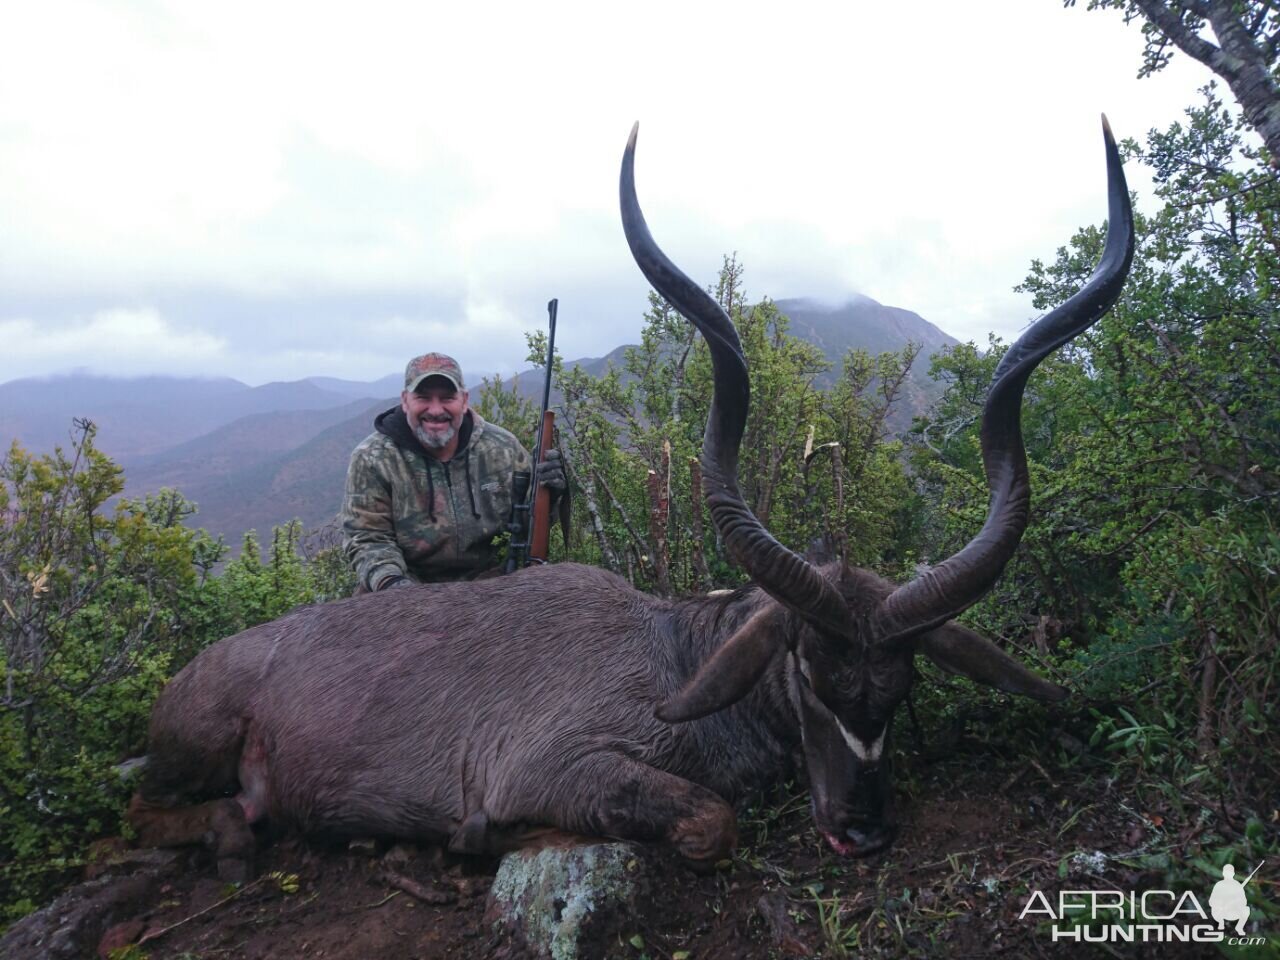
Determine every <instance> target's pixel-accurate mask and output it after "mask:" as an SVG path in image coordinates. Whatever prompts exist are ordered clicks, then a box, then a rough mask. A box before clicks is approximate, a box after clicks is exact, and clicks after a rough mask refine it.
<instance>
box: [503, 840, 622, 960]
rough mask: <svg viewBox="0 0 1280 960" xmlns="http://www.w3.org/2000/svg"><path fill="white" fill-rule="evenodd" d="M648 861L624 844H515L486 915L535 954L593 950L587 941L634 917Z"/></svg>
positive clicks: (569, 959)
mask: <svg viewBox="0 0 1280 960" xmlns="http://www.w3.org/2000/svg"><path fill="white" fill-rule="evenodd" d="M642 866H643V862H642V860H641V859H640V855H639V854H638V853H637V851H636V849H635V848H634V847H632V846H631V845H630V844H625V843H594V844H585V845H575V846H553V847H545V848H543V849H541V850H517V851H515V852H514V853H509V854H507V855H506V856H505V857H503V858H502V864H501V865H500V866H499V867H498V875H497V876H496V877H494V880H493V885H492V887H490V889H489V899H488V903H487V906H486V909H485V920H486V922H487V923H489V924H490V925H491V926H492V928H493V929H494V931H495V932H496V933H505V934H507V935H509V936H511V937H513V938H514V939H517V940H519V941H522V942H523V944H524V946H525V947H526V948H527V949H528V950H529V951H530V952H531V953H533V954H534V955H535V956H540V957H549V958H551V960H578V958H587V957H591V956H595V955H597V951H595V950H594V949H593V947H592V946H590V945H589V944H591V942H592V941H593V940H594V939H595V937H597V936H599V935H600V934H601V932H602V931H604V930H605V929H607V928H609V927H610V926H613V925H616V924H617V923H618V922H619V921H623V922H625V921H626V920H627V919H628V918H629V917H631V916H632V915H634V913H635V910H636V906H637V904H638V903H639V902H640V900H641V899H642V898H643V893H644V890H643V888H644V886H645V878H646V877H647V873H646V871H645V870H644V869H643V868H642Z"/></svg>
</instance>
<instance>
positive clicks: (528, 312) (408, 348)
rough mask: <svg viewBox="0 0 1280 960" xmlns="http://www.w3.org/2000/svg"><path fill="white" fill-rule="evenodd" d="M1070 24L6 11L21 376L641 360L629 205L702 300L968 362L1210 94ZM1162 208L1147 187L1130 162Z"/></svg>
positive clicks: (487, 6) (466, 9)
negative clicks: (918, 342)
mask: <svg viewBox="0 0 1280 960" xmlns="http://www.w3.org/2000/svg"><path fill="white" fill-rule="evenodd" d="M1083 6H1084V4H1081V5H1080V6H1079V7H1075V8H1071V9H1064V8H1063V6H1062V3H1061V0H984V2H982V3H960V2H956V0H917V2H915V3H912V4H909V5H906V4H882V3H875V4H873V3H865V2H864V3H857V2H844V3H835V2H825V3H812V2H805V0H791V2H789V3H786V4H782V3H778V2H777V0H774V2H771V3H767V4H764V3H755V2H744V0H737V2H732V3H728V2H695V0H683V2H681V3H674V2H666V0H649V2H646V3H645V4H630V5H625V6H624V5H621V4H609V3H602V2H600V0H593V2H582V3H577V2H574V3H561V2H556V0H544V2H540V3H536V4H533V3H528V2H522V3H516V2H507V0H490V2H487V3H482V4H481V3H476V4H459V3H452V4H443V3H431V2H427V3H423V2H383V0H365V2H363V3H361V4H359V5H356V4H349V3H346V4H337V3H323V2H315V0H312V2H307V3H276V2H271V0H253V2H248V3H242V2H238V0H222V2H219V3H194V2H172V3H170V2H114V0H97V2H76V0H67V2H62V0H52V2H47V3H24V2H21V0H0V382H4V381H8V380H12V379H16V378H19V377H26V376H43V375H50V374H57V373H61V372H68V371H72V370H87V371H91V372H94V373H101V374H109V375H116V376H135V375H142V374H171V375H178V376H230V377H235V378H237V379H239V380H242V381H244V382H246V383H250V384H255V385H256V384H260V383H264V382H268V381H273V380H293V379H298V378H301V377H305V376H312V375H324V376H335V377H343V378H345V379H351V380H372V379H376V378H378V377H381V376H384V375H386V374H388V373H391V372H394V371H396V370H398V369H401V368H403V365H404V363H405V361H406V360H407V359H408V358H409V357H411V356H414V355H416V354H419V353H423V352H427V351H429V350H442V351H445V352H449V353H452V354H453V355H454V356H455V357H457V358H458V360H459V361H460V362H461V364H462V366H463V369H464V371H466V372H467V375H468V378H469V379H470V380H471V381H472V382H475V381H478V380H479V378H480V376H481V375H488V374H503V375H506V374H510V373H512V372H514V371H517V370H521V369H525V368H526V366H527V364H526V363H525V362H524V359H525V354H526V348H525V342H524V336H523V334H524V331H526V330H531V329H537V328H539V327H543V326H545V323H546V302H547V300H549V299H550V298H552V297H556V298H558V299H559V322H558V325H557V343H558V346H559V348H560V350H561V353H562V355H564V356H565V357H568V358H577V357H590V356H600V355H602V354H604V353H606V352H608V351H609V350H611V349H613V348H614V347H616V346H618V345H620V344H622V343H625V342H635V341H636V340H637V339H638V336H639V330H640V327H641V323H642V316H643V313H644V310H645V307H646V292H647V289H648V287H647V284H646V282H645V281H644V279H643V278H642V277H641V275H640V273H639V271H638V270H637V268H636V267H635V265H634V263H633V262H632V260H631V258H630V255H629V252H628V251H627V248H626V243H625V241H624V239H623V236H622V230H621V226H620V223H619V217H618V212H617V177H618V168H619V162H620V159H621V154H622V149H623V147H624V145H625V143H626V138H627V135H628V133H629V131H630V129H631V125H632V123H633V122H635V121H639V123H640V137H639V144H638V149H637V159H636V182H637V190H638V194H639V197H640V202H641V205H642V206H643V208H644V211H645V215H646V217H647V219H648V222H649V225H650V227H651V229H652V230H653V233H654V236H655V238H656V239H657V240H658V242H659V244H660V245H661V246H662V247H663V248H664V250H665V251H666V252H667V253H668V255H670V256H671V257H672V259H674V260H675V261H676V262H677V263H678V264H679V265H680V266H681V267H682V268H683V269H684V270H685V272H687V273H688V274H689V275H690V276H692V277H693V278H694V279H696V280H698V281H699V282H702V283H704V284H707V283H710V282H712V281H713V280H714V278H715V275H716V271H717V270H718V268H719V265H720V263H721V260H722V258H723V256H724V255H726V254H731V253H736V255H737V256H738V258H739V260H740V261H741V262H742V264H743V266H744V268H745V289H746V293H747V295H748V296H749V297H750V298H752V299H758V298H759V297H762V296H769V297H772V298H774V299H783V298H787V297H811V298H817V299H821V300H824V301H828V302H831V303H833V304H834V303H840V302H843V301H844V300H847V299H848V298H850V297H851V296H853V295H855V294H862V295H865V296H869V297H872V298H874V299H876V300H879V301H880V302H882V303H886V304H890V305H893V306H898V307H904V308H907V309H909V310H914V311H916V312H917V313H919V314H921V315H922V316H923V317H924V318H925V319H927V320H929V321H931V322H933V323H934V324H936V325H938V326H939V327H941V328H942V329H943V330H945V331H946V332H947V333H950V334H951V335H952V336H955V337H957V338H959V339H961V340H974V341H975V342H977V343H978V344H979V345H983V344H985V342H986V339H987V335H988V332H995V333H997V334H998V335H1000V336H1002V337H1004V338H1006V339H1008V338H1010V337H1013V336H1016V335H1017V333H1018V331H1020V330H1021V329H1022V328H1023V327H1025V326H1026V324H1027V323H1028V322H1029V321H1030V320H1032V319H1034V315H1035V313H1034V311H1033V310H1032V308H1031V306H1030V301H1029V299H1028V298H1027V297H1025V296H1023V295H1020V294H1016V293H1014V292H1013V289H1012V288H1013V287H1014V285H1015V284H1017V283H1018V282H1019V281H1020V280H1022V279H1023V277H1024V276H1025V275H1026V273H1027V268H1028V265H1029V263H1030V261H1031V260H1032V259H1033V258H1036V257H1040V258H1046V257H1051V256H1052V255H1053V253H1054V251H1055V250H1056V248H1057V247H1059V246H1061V245H1063V244H1064V243H1065V242H1066V241H1067V240H1068V239H1069V238H1070V236H1071V234H1072V232H1073V231H1074V230H1075V229H1076V228H1077V227H1079V226H1081V225H1084V224H1086V223H1096V222H1100V221H1101V220H1102V219H1103V218H1104V217H1105V212H1106V199H1105V187H1106V184H1105V169H1104V166H1103V153H1102V138H1101V128H1100V122H1099V116H1100V114H1102V113H1103V112H1105V113H1106V114H1107V115H1108V116H1109V117H1110V120H1111V124H1112V127H1113V129H1114V130H1115V131H1116V133H1117V135H1118V136H1120V137H1126V136H1130V137H1141V136H1142V135H1144V134H1145V133H1146V132H1147V131H1148V130H1149V129H1151V128H1153V127H1160V128H1162V127H1164V126H1166V125H1167V124H1168V123H1170V122H1172V121H1174V120H1176V119H1178V118H1179V117H1181V116H1182V113H1183V111H1184V109H1185V108H1186V107H1187V106H1188V105H1190V104H1192V103H1193V102H1195V101H1196V99H1197V94H1196V90H1197V88H1198V87H1200V86H1202V85H1203V84H1204V83H1206V82H1207V81H1208V80H1209V79H1210V75H1209V73H1208V71H1207V70H1206V69H1205V68H1203V67H1201V66H1200V65H1199V64H1197V63H1194V62H1193V61H1190V60H1188V59H1187V58H1185V57H1181V56H1179V57H1175V59H1174V62H1173V64H1172V65H1171V66H1170V68H1168V69H1166V70H1165V71H1164V72H1162V73H1161V74H1158V75H1157V76H1155V77H1154V78H1149V79H1144V80H1138V79H1137V78H1136V74H1137V70H1138V66H1139V63H1140V55H1141V49H1142V38H1141V34H1140V32H1139V29H1138V27H1137V25H1136V24H1135V25H1130V26H1125V25H1124V24H1123V22H1122V20H1121V18H1120V16H1119V14H1118V13H1116V12H1115V11H1105V12H1095V13H1089V12H1087V11H1086V10H1084V9H1083ZM1128 173H1129V177H1130V186H1131V188H1133V189H1135V190H1137V191H1138V195H1139V206H1140V207H1147V208H1150V195H1151V190H1150V182H1149V180H1148V178H1147V177H1146V176H1145V175H1144V174H1143V172H1142V170H1141V168H1136V165H1134V164H1130V166H1129V170H1128Z"/></svg>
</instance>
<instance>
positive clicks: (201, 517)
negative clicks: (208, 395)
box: [126, 398, 396, 546]
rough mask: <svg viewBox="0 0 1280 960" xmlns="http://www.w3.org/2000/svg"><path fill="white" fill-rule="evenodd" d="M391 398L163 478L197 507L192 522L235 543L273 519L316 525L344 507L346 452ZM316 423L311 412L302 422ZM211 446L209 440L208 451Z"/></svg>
mask: <svg viewBox="0 0 1280 960" xmlns="http://www.w3.org/2000/svg"><path fill="white" fill-rule="evenodd" d="M395 402H396V401H395V399H393V398H389V399H386V400H380V401H372V402H370V401H358V402H356V403H353V404H349V405H347V406H344V407H342V408H341V410H342V412H343V413H344V414H347V415H346V416H344V417H343V418H342V419H341V420H338V419H337V416H336V415H337V413H338V411H336V410H335V411H326V414H327V415H329V419H330V420H331V421H332V422H329V423H327V424H326V425H325V426H324V427H323V429H320V430H316V431H315V432H312V433H311V434H310V436H308V437H307V439H306V440H305V441H302V442H299V443H296V444H295V445H293V446H292V447H290V448H289V449H278V450H276V451H274V452H273V453H271V454H270V455H269V456H260V457H255V458H252V459H247V460H246V461H245V462H244V463H243V464H242V465H239V466H237V467H235V468H233V469H228V470H221V471H204V470H200V471H199V472H198V473H196V474H195V475H192V476H189V477H188V479H187V480H186V481H185V482H177V483H170V484H167V485H169V486H176V487H177V488H178V489H180V490H181V491H182V492H183V494H184V495H185V496H186V497H187V498H188V499H190V500H193V501H195V503H196V504H197V505H198V506H199V513H198V514H197V515H196V517H195V518H194V522H195V524H197V525H199V526H201V527H204V528H205V529H206V530H208V531H209V532H210V533H215V534H219V533H220V534H222V535H223V536H224V537H226V539H227V541H228V542H229V543H231V544H232V545H233V546H235V545H236V544H237V542H238V541H239V539H240V537H241V535H242V534H243V533H244V532H245V531H246V530H257V531H258V533H259V535H260V539H263V540H265V538H266V537H267V535H268V534H269V533H270V532H271V528H272V527H273V526H275V525H277V524H280V523H285V522H286V521H289V520H292V519H294V518H295V517H296V518H297V519H299V520H301V521H302V523H303V525H304V526H305V527H307V528H308V529H311V528H314V527H318V526H321V525H323V524H325V523H328V522H329V521H331V520H332V519H333V518H334V517H336V516H337V514H338V510H339V509H340V508H341V506H342V488H343V485H344V483H345V481H346V477H347V463H348V461H349V460H350V459H351V451H352V450H353V449H354V448H355V446H356V444H357V443H359V442H360V441H361V440H363V439H364V438H365V437H367V436H368V435H369V434H370V433H372V432H373V418H374V417H375V416H376V415H377V414H379V413H381V412H382V411H383V410H385V409H387V408H388V407H390V406H393V405H394V404H395ZM283 422H284V421H276V423H277V424H279V423H283ZM320 422H321V420H320V418H316V419H315V420H313V421H312V422H311V423H310V424H309V425H308V428H307V429H310V428H311V427H315V426H318V425H319V424H320ZM250 426H251V425H249V424H245V425H244V427H245V428H246V429H247V428H249V427H250ZM239 428H240V427H239V425H237V430H238V429H239ZM295 439H297V437H296V436H295ZM214 449H216V447H215V445H214V444H212V443H211V444H210V453H211V456H213V450H214ZM215 459H217V460H218V461H219V462H221V461H222V458H221V457H215ZM197 462H198V461H197ZM127 475H128V473H127V469H126V476H127ZM170 479H177V477H176V476H173V477H171V478H170ZM162 485H165V484H158V485H156V486H154V487H152V488H151V489H158V486H162ZM129 488H130V490H131V491H132V492H133V494H134V495H137V494H139V493H142V492H150V490H148V486H147V485H146V484H144V483H142V482H134V481H132V480H131V481H130V483H129Z"/></svg>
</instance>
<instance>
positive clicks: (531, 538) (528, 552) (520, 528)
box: [506, 300, 559, 573]
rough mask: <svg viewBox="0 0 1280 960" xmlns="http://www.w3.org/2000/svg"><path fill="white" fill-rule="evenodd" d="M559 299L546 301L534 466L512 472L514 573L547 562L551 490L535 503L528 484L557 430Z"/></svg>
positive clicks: (510, 554) (510, 568)
mask: <svg viewBox="0 0 1280 960" xmlns="http://www.w3.org/2000/svg"><path fill="white" fill-rule="evenodd" d="M558 305H559V301H558V300H552V301H551V302H550V303H548V304H547V313H548V314H550V317H551V335H550V336H549V337H548V338H547V375H546V379H545V380H544V381H543V384H542V419H541V420H540V421H539V422H538V436H537V439H536V440H535V442H534V444H533V467H532V469H531V470H517V471H516V472H515V473H514V474H512V484H511V521H510V522H509V523H508V524H507V529H508V530H510V531H511V542H510V544H509V545H508V547H507V570H506V572H507V573H512V572H514V571H516V570H518V569H520V568H521V567H523V566H524V565H525V564H526V563H528V562H529V561H530V560H532V561H533V562H535V563H546V561H547V546H548V543H549V541H550V539H551V491H550V490H547V489H546V488H545V487H538V488H536V489H535V490H534V496H533V505H532V507H530V504H529V487H530V485H531V481H532V478H533V477H535V476H537V470H538V464H539V463H540V462H541V461H542V459H543V458H544V457H545V456H546V455H547V451H548V450H550V449H551V440H552V435H553V434H554V432H555V420H556V415H555V413H554V412H552V411H551V410H550V409H548V408H549V407H550V406H551V363H552V360H553V359H554V358H555V354H556V308H557V306H558Z"/></svg>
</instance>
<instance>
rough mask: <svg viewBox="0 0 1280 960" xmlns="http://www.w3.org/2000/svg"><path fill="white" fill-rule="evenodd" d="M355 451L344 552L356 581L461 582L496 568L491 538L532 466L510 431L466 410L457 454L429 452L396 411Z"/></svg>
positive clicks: (370, 584)
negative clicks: (516, 478) (517, 478)
mask: <svg viewBox="0 0 1280 960" xmlns="http://www.w3.org/2000/svg"><path fill="white" fill-rule="evenodd" d="M374 430H375V432H374V433H372V434H370V435H369V436H368V437H366V438H365V439H364V440H363V441H361V443H360V444H359V446H357V447H356V448H355V450H354V451H353V452H352V454H351V465H350V467H349V468H348V470H347V487H346V493H345V495H344V497H343V501H342V532H343V544H342V546H343V551H344V552H345V554H346V556H347V560H348V561H349V562H350V563H351V565H352V567H353V568H354V569H355V572H356V578H357V580H358V581H359V583H360V585H361V586H362V587H364V588H365V589H367V590H376V589H377V587H378V584H379V582H381V581H382V580H384V579H386V578H387V577H391V576H395V575H397V574H398V575H400V576H407V577H410V578H412V579H414V580H419V581H422V582H424V583H434V582H438V581H441V580H467V579H470V578H472V577H474V576H476V575H477V574H479V573H482V572H484V571H485V570H487V569H489V568H491V567H493V566H495V565H496V563H497V561H498V552H497V550H496V549H495V548H494V546H493V539H494V537H496V536H498V535H499V534H500V533H502V532H503V531H504V530H505V529H506V526H507V523H508V522H509V521H510V518H511V483H512V474H513V473H514V472H515V471H516V470H529V469H531V466H530V458H529V453H528V451H526V450H525V449H524V447H522V446H521V445H520V441H518V440H517V439H516V438H515V437H514V436H512V435H511V434H510V433H508V432H507V431H506V430H503V429H502V428H501V427H499V426H497V425H496V424H492V423H488V422H486V421H485V420H484V419H483V418H482V417H481V416H480V415H479V414H478V413H476V412H475V411H474V410H468V411H467V412H466V413H465V414H464V415H463V418H462V426H461V428H460V429H459V431H458V449H457V451H456V452H455V453H454V455H453V458H452V459H450V460H447V461H441V460H437V459H436V458H435V457H434V456H432V455H431V454H429V453H427V451H426V450H425V449H424V448H423V446H422V444H421V443H419V442H418V438H417V437H416V436H415V435H414V433H413V429H412V428H411V427H410V426H409V421H408V418H407V417H406V416H405V413H404V411H403V410H402V409H401V408H400V407H393V408H392V409H390V410H387V411H385V412H383V413H381V414H379V415H378V417H377V418H376V419H375V420H374Z"/></svg>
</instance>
